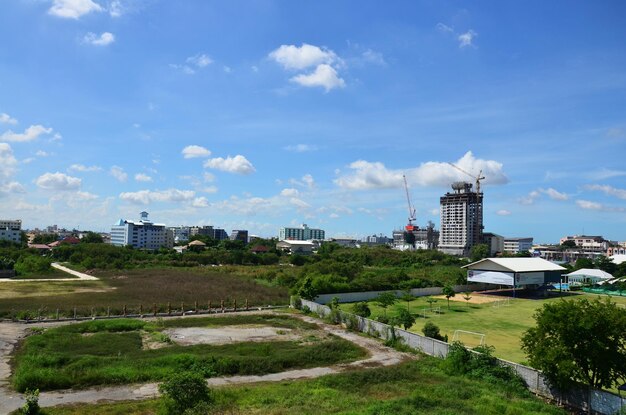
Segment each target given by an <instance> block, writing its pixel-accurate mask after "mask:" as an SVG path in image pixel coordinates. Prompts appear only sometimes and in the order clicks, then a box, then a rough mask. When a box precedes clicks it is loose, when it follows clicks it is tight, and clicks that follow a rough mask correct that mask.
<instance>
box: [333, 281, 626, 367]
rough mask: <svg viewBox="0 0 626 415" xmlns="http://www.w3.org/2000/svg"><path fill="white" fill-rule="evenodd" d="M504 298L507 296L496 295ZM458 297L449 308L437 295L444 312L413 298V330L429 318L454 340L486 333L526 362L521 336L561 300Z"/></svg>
mask: <svg viewBox="0 0 626 415" xmlns="http://www.w3.org/2000/svg"><path fill="white" fill-rule="evenodd" d="M596 297H598V295H595V294H586V293H585V294H582V293H581V294H575V295H570V296H567V297H565V298H568V299H575V298H588V299H592V298H596ZM497 298H498V299H503V298H506V297H497ZM611 298H612V300H613V301H615V302H616V303H618V304H624V305H626V298H625V297H611ZM455 300H457V301H450V309H448V308H447V301H446V299H445V298H438V299H437V302H436V303H435V304H433V307H434V308H436V307H439V308H440V309H441V314H438V313H434V312H432V311H430V310H428V309H429V308H430V305H429V304H428V303H427V302H426V298H425V297H421V298H417V299H414V300H413V301H411V302H410V303H409V304H408V306H409V309H410V311H411V313H412V314H414V315H415V316H416V317H417V320H416V322H415V324H414V325H413V326H412V327H411V328H410V331H413V332H416V333H419V334H422V328H423V327H424V324H426V322H427V321H431V322H433V323H434V324H436V325H437V326H439V328H440V329H441V334H442V335H445V334H447V335H448V338H449V341H452V338H453V335H454V331H455V330H465V331H471V332H478V333H483V334H485V343H487V344H489V345H492V346H494V347H495V348H496V349H495V355H496V356H497V357H500V358H502V359H505V360H510V361H513V362H517V363H524V362H525V360H526V356H525V354H524V352H523V351H522V350H521V349H520V337H521V336H522V334H523V333H524V332H525V331H526V330H527V329H528V328H530V327H533V326H534V325H535V321H534V319H533V314H534V313H535V311H536V310H537V309H539V308H541V307H542V306H543V304H544V303H546V302H554V301H560V299H559V298H556V297H553V298H549V299H521V298H516V299H512V300H511V302H510V305H509V306H500V307H497V308H496V307H494V303H483V304H471V303H467V302H466V301H464V300H463V298H462V294H457V295H456V297H455ZM369 306H370V309H371V310H372V316H371V317H370V318H373V319H375V318H376V317H377V316H379V315H382V314H384V311H383V309H382V308H380V307H378V306H377V305H376V304H375V302H373V301H372V302H369ZM399 307H404V308H406V307H407V303H406V302H405V301H398V303H396V304H395V305H394V306H392V307H389V308H388V309H387V315H388V316H393V315H394V314H395V313H396V311H395V310H396V309H397V308H399ZM341 308H342V309H343V310H346V311H351V305H350V304H342V305H341ZM424 309H427V312H426V319H424V318H423V311H424ZM459 340H460V341H462V342H463V343H464V344H466V345H467V346H476V345H478V342H479V337H478V336H473V335H462V336H461V337H460V339H459Z"/></svg>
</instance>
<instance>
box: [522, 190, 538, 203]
mask: <svg viewBox="0 0 626 415" xmlns="http://www.w3.org/2000/svg"><path fill="white" fill-rule="evenodd" d="M540 197H541V193H539V192H538V191H537V190H533V191H532V192H530V193H528V196H524V197H521V198H520V199H519V202H520V203H521V204H522V205H532V204H533V203H535V201H536V200H537V199H539V198H540Z"/></svg>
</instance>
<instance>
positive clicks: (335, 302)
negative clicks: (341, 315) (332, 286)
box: [328, 297, 339, 310]
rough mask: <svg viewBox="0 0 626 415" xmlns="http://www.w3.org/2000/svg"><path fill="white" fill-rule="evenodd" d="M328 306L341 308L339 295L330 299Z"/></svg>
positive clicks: (334, 308)
mask: <svg viewBox="0 0 626 415" xmlns="http://www.w3.org/2000/svg"><path fill="white" fill-rule="evenodd" d="M328 307H330V309H331V310H336V309H338V308H339V297H333V298H331V299H330V302H329V303H328Z"/></svg>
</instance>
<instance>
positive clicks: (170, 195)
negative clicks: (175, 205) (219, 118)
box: [119, 189, 196, 205]
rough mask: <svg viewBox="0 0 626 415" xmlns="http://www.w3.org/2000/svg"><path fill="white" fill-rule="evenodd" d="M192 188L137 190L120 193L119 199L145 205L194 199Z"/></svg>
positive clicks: (194, 193)
mask: <svg viewBox="0 0 626 415" xmlns="http://www.w3.org/2000/svg"><path fill="white" fill-rule="evenodd" d="M195 195H196V192H194V191H193V190H179V189H168V190H139V191H138V192H124V193H120V196H119V197H120V199H122V200H124V201H126V202H131V203H135V204H141V205H147V204H150V203H152V202H188V201H191V200H193V199H194V197H195Z"/></svg>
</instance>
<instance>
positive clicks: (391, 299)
mask: <svg viewBox="0 0 626 415" xmlns="http://www.w3.org/2000/svg"><path fill="white" fill-rule="evenodd" d="M396 300H397V298H396V294H395V293H394V292H391V291H387V292H384V293H380V294H378V297H376V304H378V305H379V306H380V307H381V308H382V309H383V312H384V314H385V317H387V307H389V306H391V305H393V304H395V302H396Z"/></svg>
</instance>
